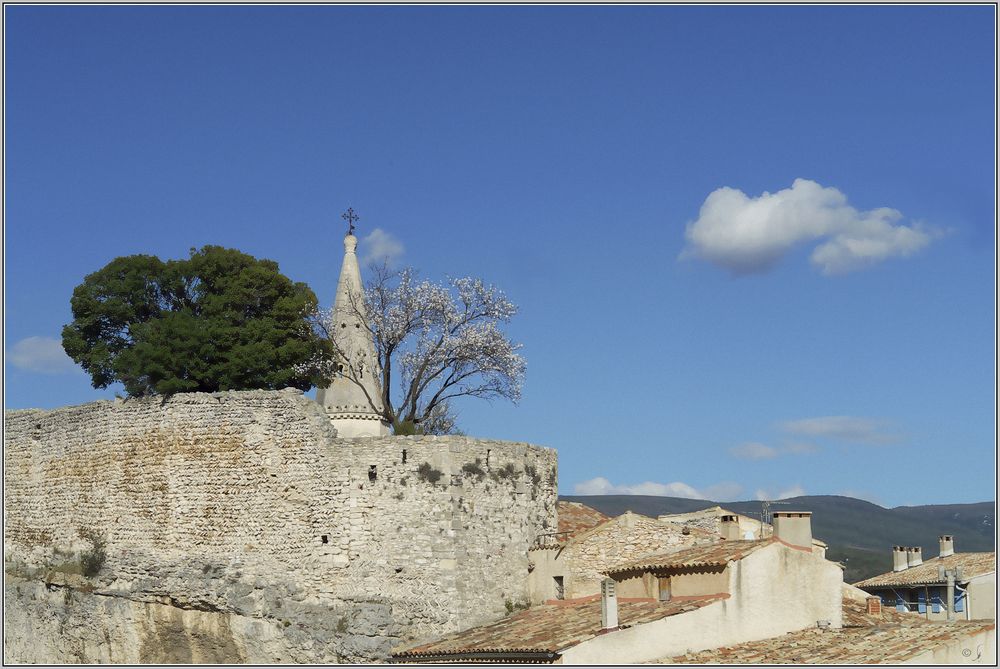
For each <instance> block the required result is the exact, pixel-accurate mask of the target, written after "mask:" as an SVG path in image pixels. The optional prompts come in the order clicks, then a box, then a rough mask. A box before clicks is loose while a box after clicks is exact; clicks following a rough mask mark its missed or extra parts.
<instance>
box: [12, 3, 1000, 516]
mask: <svg viewBox="0 0 1000 669" xmlns="http://www.w3.org/2000/svg"><path fill="white" fill-rule="evenodd" d="M4 11H5V15H6V16H5V19H6V35H5V37H6V43H5V47H4V48H5V61H6V71H5V86H6V90H5V112H6V137H5V142H6V190H5V197H6V201H5V270H4V279H5V319H4V324H5V341H4V348H5V352H6V362H5V395H4V404H5V406H6V407H7V408H21V407H56V406H61V405H65V404H75V403H82V402H87V401H91V400H94V399H98V398H102V397H109V396H113V391H96V390H94V389H92V388H91V387H90V385H89V382H88V378H87V377H86V376H85V375H84V374H83V373H82V372H81V371H79V370H74V369H73V368H72V365H71V364H70V365H67V364H66V359H65V358H64V357H62V356H61V355H60V353H59V350H58V348H57V347H56V346H55V344H54V342H53V341H52V340H58V338H59V333H60V330H61V327H62V325H63V324H65V323H67V322H69V320H70V319H71V314H70V309H69V298H70V295H71V293H72V290H73V288H74V286H76V285H77V284H78V283H80V281H81V280H82V278H83V276H84V275H85V274H87V273H89V272H92V271H95V270H97V269H99V268H100V267H102V266H103V265H104V264H105V263H107V262H108V261H109V260H111V259H112V258H114V257H116V256H120V255H128V254H134V253H151V254H156V255H159V256H160V257H161V258H164V259H166V258H181V257H186V255H187V252H188V249H189V248H191V247H200V246H202V245H204V244H221V245H224V246H229V247H234V248H239V249H240V250H242V251H245V252H247V253H251V254H253V255H255V256H258V257H267V258H271V259H273V260H276V261H277V262H278V263H279V264H280V266H281V269H282V271H283V272H284V273H285V274H287V275H288V276H290V277H291V278H293V279H295V280H298V281H305V282H307V283H308V284H309V285H310V286H311V287H312V288H313V289H314V290H315V291H316V293H317V295H318V296H319V298H320V301H321V302H322V303H324V304H328V303H329V302H330V301H331V300H332V298H333V293H334V288H335V285H336V280H337V272H338V270H339V265H340V255H341V252H342V247H341V242H340V240H341V238H342V236H343V232H344V230H343V225H342V223H343V222H342V221H341V219H340V213H341V212H342V211H343V210H345V209H346V208H347V207H348V206H352V207H354V208H355V209H356V210H357V211H358V212H359V213H360V214H361V217H362V218H361V222H360V224H359V231H358V235H359V237H361V238H365V237H367V236H368V235H370V234H372V231H373V230H374V229H376V228H377V229H378V230H380V231H381V233H380V234H384V235H387V236H388V238H389V239H390V240H396V241H397V242H398V244H399V250H400V251H401V252H400V253H398V254H397V255H398V258H397V262H398V263H399V264H405V265H412V266H414V267H417V268H419V269H420V270H421V271H422V273H423V275H425V276H428V277H431V278H441V277H444V276H445V275H454V276H460V275H466V274H475V275H479V276H482V277H483V278H484V279H486V280H488V281H490V282H493V283H496V284H498V285H499V286H500V287H501V288H503V290H504V291H505V292H506V293H507V294H508V296H510V297H511V298H512V299H513V300H514V301H515V302H516V303H517V304H518V305H519V306H520V313H519V314H518V316H516V317H515V320H514V321H513V323H512V324H511V326H510V332H511V333H512V335H513V337H514V338H515V339H517V340H518V341H520V342H522V343H523V344H524V349H523V353H524V355H525V357H526V358H527V361H528V373H527V378H526V382H525V387H524V396H523V400H522V402H521V403H520V404H519V405H517V406H514V405H511V404H507V403H503V402H494V403H486V402H477V401H475V400H470V401H467V402H465V403H464V404H460V405H459V406H458V407H457V408H458V410H459V413H460V423H461V426H462V427H463V428H464V429H465V430H466V431H467V432H469V433H470V434H474V435H478V436H484V437H493V438H503V439H514V440H525V441H530V442H534V443H539V444H543V445H547V446H552V447H555V448H557V449H558V450H559V459H560V491H561V492H563V493H564V494H570V493H573V492H591V493H594V492H635V493H650V494H672V495H685V496H704V497H708V498H712V499H716V500H723V501H726V500H733V499H754V498H756V497H759V496H765V495H766V496H769V497H772V498H773V497H780V496H787V495H790V494H801V493H805V494H850V495H854V496H860V497H864V498H866V499H870V500H873V501H876V502H877V503H880V504H882V505H884V506H895V505H900V504H926V503H952V502H974V501H982V500H987V499H993V497H994V490H995V455H994V443H995V425H994V408H995V402H996V396H995V391H994V380H995V376H994V370H995V307H994V304H995V302H994V296H995V292H994V291H995V279H994V263H995V234H996V233H995V224H994V220H995V218H994V201H995V192H994V179H995V169H994V166H995V159H994V158H995V156H994V149H995V146H996V138H995V107H994V80H995V75H994V62H995V51H994V43H995V40H994V34H993V27H994V11H995V9H994V8H993V7H989V6H973V7H930V6H914V7H870V6H847V7H708V6H706V7H679V6H663V7H627V8H626V7H515V6H509V7H405V8H403V7H336V6H329V7H321V6H313V7H193V6H186V7H79V6H77V7H41V6H34V7H14V6H7V7H5V10H4ZM383 239H384V237H383ZM370 241H371V240H369V248H370V246H371V244H370Z"/></svg>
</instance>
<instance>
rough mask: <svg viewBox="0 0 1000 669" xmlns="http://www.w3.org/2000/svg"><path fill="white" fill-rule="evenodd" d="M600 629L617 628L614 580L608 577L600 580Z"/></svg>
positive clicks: (616, 602) (616, 596) (616, 597)
mask: <svg viewBox="0 0 1000 669" xmlns="http://www.w3.org/2000/svg"><path fill="white" fill-rule="evenodd" d="M601 629H603V630H616V629H618V595H616V594H615V582H614V580H613V579H610V578H606V579H604V580H603V581H601Z"/></svg>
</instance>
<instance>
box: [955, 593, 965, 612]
mask: <svg viewBox="0 0 1000 669" xmlns="http://www.w3.org/2000/svg"><path fill="white" fill-rule="evenodd" d="M955 610H956V611H964V610H965V593H964V592H960V591H959V589H958V588H955Z"/></svg>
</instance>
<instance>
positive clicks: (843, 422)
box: [780, 416, 900, 445]
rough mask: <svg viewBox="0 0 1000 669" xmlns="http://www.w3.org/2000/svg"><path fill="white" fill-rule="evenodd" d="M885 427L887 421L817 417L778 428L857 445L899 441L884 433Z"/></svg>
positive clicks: (896, 436) (845, 417)
mask: <svg viewBox="0 0 1000 669" xmlns="http://www.w3.org/2000/svg"><path fill="white" fill-rule="evenodd" d="M887 426H888V423H887V421H885V420H881V419H876V418H861V417H858V416H818V417H816V418H801V419H799V420H789V421H785V422H784V423H782V424H781V426H780V427H781V429H782V430H784V431H785V432H789V433H791V434H797V435H802V436H806V437H826V438H830V439H841V440H843V441H851V442H855V443H858V444H871V445H880V444H891V443H893V442H897V441H899V439H900V437H899V435H897V434H891V433H888V432H885V428H886V427H887Z"/></svg>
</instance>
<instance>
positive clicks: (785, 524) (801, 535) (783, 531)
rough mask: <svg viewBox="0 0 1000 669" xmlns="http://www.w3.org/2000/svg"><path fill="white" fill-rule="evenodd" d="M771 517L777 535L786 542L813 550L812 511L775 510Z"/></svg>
mask: <svg viewBox="0 0 1000 669" xmlns="http://www.w3.org/2000/svg"><path fill="white" fill-rule="evenodd" d="M771 518H772V520H771V524H772V525H774V536H775V537H777V538H778V539H780V540H781V541H784V542H785V543H786V544H791V545H792V546H799V547H800V548H808V549H809V550H812V542H813V535H812V512H811V511H775V512H774V513H773V514H771Z"/></svg>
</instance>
